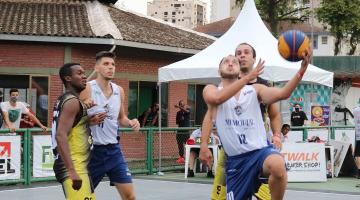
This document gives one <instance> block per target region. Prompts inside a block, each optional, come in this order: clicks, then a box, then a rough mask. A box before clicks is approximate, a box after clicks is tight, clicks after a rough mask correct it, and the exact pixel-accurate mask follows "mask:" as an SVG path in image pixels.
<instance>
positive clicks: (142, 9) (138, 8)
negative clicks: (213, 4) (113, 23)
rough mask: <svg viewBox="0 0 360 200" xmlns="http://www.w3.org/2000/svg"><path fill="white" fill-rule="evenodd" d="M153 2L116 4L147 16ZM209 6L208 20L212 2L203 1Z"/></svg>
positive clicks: (135, 0)
mask: <svg viewBox="0 0 360 200" xmlns="http://www.w3.org/2000/svg"><path fill="white" fill-rule="evenodd" d="M150 1H152V0H118V2H117V3H116V6H120V7H125V8H126V9H128V10H133V11H135V12H138V13H142V14H144V15H146V6H147V2H150ZM201 1H203V2H205V3H206V4H207V11H208V16H207V18H208V19H209V18H210V15H209V14H210V13H209V12H210V0H201Z"/></svg>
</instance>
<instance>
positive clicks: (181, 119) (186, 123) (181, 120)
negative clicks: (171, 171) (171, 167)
mask: <svg viewBox="0 0 360 200" xmlns="http://www.w3.org/2000/svg"><path fill="white" fill-rule="evenodd" d="M175 107H176V108H179V111H178V112H177V113H176V124H177V125H178V127H190V107H189V106H188V105H185V103H184V101H183V100H180V101H179V104H178V105H175ZM187 139H189V131H187V130H185V131H183V130H181V131H178V132H177V134H176V141H177V144H178V148H179V158H178V159H177V160H176V163H178V164H184V163H185V159H184V144H185V142H186V140H187Z"/></svg>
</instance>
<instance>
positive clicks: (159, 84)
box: [157, 82, 164, 176]
mask: <svg viewBox="0 0 360 200" xmlns="http://www.w3.org/2000/svg"><path fill="white" fill-rule="evenodd" d="M158 86H159V87H158V88H159V110H160V112H159V120H158V125H159V168H158V172H157V175H158V176H163V175H164V173H163V172H161V148H162V144H161V137H162V134H161V121H162V120H161V117H162V115H161V111H162V109H161V108H162V107H161V106H162V105H161V82H158Z"/></svg>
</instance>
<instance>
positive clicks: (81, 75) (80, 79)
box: [70, 65, 86, 92]
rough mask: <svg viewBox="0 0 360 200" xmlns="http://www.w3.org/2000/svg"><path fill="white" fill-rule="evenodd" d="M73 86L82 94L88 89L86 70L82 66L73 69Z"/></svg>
mask: <svg viewBox="0 0 360 200" xmlns="http://www.w3.org/2000/svg"><path fill="white" fill-rule="evenodd" d="M70 84H71V86H72V87H73V88H74V89H75V90H77V91H79V92H81V91H82V90H84V89H85V88H86V75H85V70H84V69H83V68H82V67H81V66H80V65H75V66H72V67H71V82H70Z"/></svg>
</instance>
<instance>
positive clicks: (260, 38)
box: [159, 0, 333, 87]
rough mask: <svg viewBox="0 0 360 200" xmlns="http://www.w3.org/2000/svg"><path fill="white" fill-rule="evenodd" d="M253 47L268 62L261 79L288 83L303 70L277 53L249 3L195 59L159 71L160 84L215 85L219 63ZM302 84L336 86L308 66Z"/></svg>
mask: <svg viewBox="0 0 360 200" xmlns="http://www.w3.org/2000/svg"><path fill="white" fill-rule="evenodd" d="M242 42H246V43H249V44H250V45H252V46H253V47H254V48H255V50H256V54H257V56H256V57H257V59H259V58H261V59H263V60H265V71H264V73H263V74H262V75H261V77H262V78H265V79H266V80H270V81H273V82H281V81H288V80H289V79H290V78H291V77H293V76H294V75H295V74H296V72H297V71H298V69H299V68H300V65H301V62H289V61H286V60H285V59H283V58H282V57H281V56H280V54H279V52H278V50H277V39H276V38H275V37H274V36H273V35H272V34H271V32H270V31H269V30H268V29H267V27H266V26H265V24H264V22H263V21H262V20H261V18H260V15H259V13H258V11H257V9H256V7H255V3H254V0H246V2H245V4H244V6H243V8H242V10H241V12H240V14H239V16H238V18H237V19H236V21H235V23H234V24H233V26H232V27H231V28H230V29H229V30H228V31H227V32H226V33H225V34H224V35H223V36H222V37H221V38H219V39H218V40H216V41H215V42H214V43H213V44H211V45H210V46H208V47H207V48H206V49H204V50H202V51H201V52H199V53H197V54H195V55H194V56H192V57H190V58H187V59H184V60H181V61H179V62H176V63H173V64H170V65H167V66H165V67H161V68H160V69H159V82H169V81H180V80H183V81H189V82H199V83H213V82H216V80H217V81H219V80H220V79H219V74H218V67H219V62H220V60H221V59H222V58H223V57H224V56H226V55H229V54H234V53H235V48H236V46H237V45H238V44H240V43H242ZM303 81H306V82H312V83H317V84H321V85H325V86H328V87H332V86H333V73H332V72H328V71H326V70H322V69H320V68H318V67H315V66H313V65H309V67H308V69H307V71H306V73H305V75H304V77H303Z"/></svg>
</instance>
